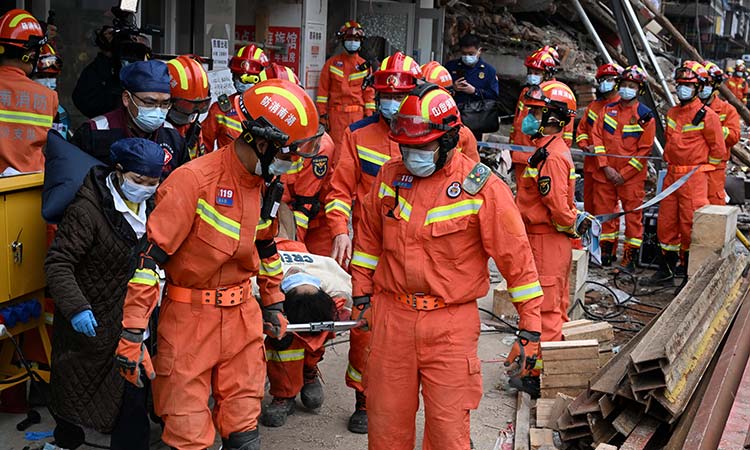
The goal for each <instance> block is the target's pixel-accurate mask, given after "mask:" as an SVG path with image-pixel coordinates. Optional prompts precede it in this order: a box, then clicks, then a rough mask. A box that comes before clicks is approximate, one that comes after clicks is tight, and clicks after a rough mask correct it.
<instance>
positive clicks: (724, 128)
mask: <svg viewBox="0 0 750 450" xmlns="http://www.w3.org/2000/svg"><path fill="white" fill-rule="evenodd" d="M721 133H722V134H723V135H724V139H726V138H727V136H729V128H728V127H721Z"/></svg>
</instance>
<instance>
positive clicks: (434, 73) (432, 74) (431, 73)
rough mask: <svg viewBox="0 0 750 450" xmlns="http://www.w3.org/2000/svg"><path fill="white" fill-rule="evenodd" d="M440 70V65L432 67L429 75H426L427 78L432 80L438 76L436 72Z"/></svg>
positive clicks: (441, 68)
mask: <svg viewBox="0 0 750 450" xmlns="http://www.w3.org/2000/svg"><path fill="white" fill-rule="evenodd" d="M407 70H408V68H407ZM441 70H443V67H442V66H438V67H435V68H434V69H432V72H430V76H429V77H427V78H429V79H431V80H434V79H435V78H437V77H438V73H440V71H441Z"/></svg>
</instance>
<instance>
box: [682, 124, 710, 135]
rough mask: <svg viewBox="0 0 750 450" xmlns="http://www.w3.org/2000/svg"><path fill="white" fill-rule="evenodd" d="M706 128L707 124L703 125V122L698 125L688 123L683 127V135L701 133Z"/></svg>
mask: <svg viewBox="0 0 750 450" xmlns="http://www.w3.org/2000/svg"><path fill="white" fill-rule="evenodd" d="M704 128H706V124H705V123H703V122H701V123H700V124H698V125H693V124H689V123H686V124H685V125H683V126H682V132H683V133H689V132H691V131H700V130H702V129H704Z"/></svg>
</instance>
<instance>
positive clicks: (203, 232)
mask: <svg viewBox="0 0 750 450" xmlns="http://www.w3.org/2000/svg"><path fill="white" fill-rule="evenodd" d="M196 214H197V215H198V225H197V230H196V231H197V233H196V236H197V238H198V239H199V240H201V241H202V242H203V243H205V244H206V245H208V246H209V247H211V248H212V249H215V250H218V251H220V252H222V253H224V254H226V255H229V256H231V255H234V254H235V253H236V252H237V248H238V247H239V245H240V223H239V222H238V221H236V220H234V219H231V218H229V217H227V216H226V215H224V214H221V213H220V212H219V211H218V210H217V209H216V208H215V207H213V206H211V205H210V204H209V203H208V202H206V201H205V200H203V199H200V200H198V207H197V209H196Z"/></svg>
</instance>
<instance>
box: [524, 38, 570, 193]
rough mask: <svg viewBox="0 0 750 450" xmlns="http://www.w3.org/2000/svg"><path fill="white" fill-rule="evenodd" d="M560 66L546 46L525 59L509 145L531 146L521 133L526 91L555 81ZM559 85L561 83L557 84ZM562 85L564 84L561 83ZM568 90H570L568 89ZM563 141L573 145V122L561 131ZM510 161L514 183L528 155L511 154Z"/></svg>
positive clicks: (553, 50)
mask: <svg viewBox="0 0 750 450" xmlns="http://www.w3.org/2000/svg"><path fill="white" fill-rule="evenodd" d="M559 64H560V57H559V56H558V54H557V50H555V49H554V47H550V46H548V45H546V46H544V47H542V48H540V49H539V50H537V51H535V52H534V53H532V54H531V55H529V56H528V57H527V58H526V61H524V65H525V66H526V71H527V75H526V85H525V86H524V88H523V89H522V90H521V95H519V96H518V104H517V105H516V112H515V115H514V116H513V125H512V126H511V128H510V143H511V144H516V145H526V146H533V145H534V144H533V143H532V141H531V138H530V137H529V136H528V135H526V134H524V133H523V130H522V123H523V119H524V118H525V117H526V115H527V114H528V112H529V110H528V108H526V106H525V102H524V99H525V98H526V91H527V90H528V89H529V88H530V87H531V86H539V85H541V84H542V83H543V82H545V81H555V73H556V72H557V66H558V65H559ZM558 83H561V82H558ZM562 84H564V83H562ZM568 90H570V88H568ZM563 139H564V140H565V144H567V145H568V147H570V146H571V145H573V121H570V122H569V123H567V124H566V125H565V130H564V131H563ZM510 156H511V160H512V161H513V167H514V168H513V170H514V173H515V175H516V183H518V180H520V179H521V178H522V177H523V174H524V170H525V169H526V164H527V160H528V158H529V154H527V153H523V152H511V155H510Z"/></svg>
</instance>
